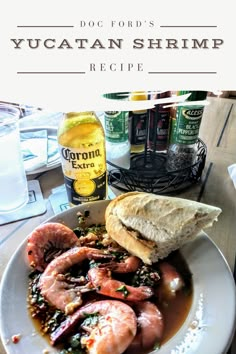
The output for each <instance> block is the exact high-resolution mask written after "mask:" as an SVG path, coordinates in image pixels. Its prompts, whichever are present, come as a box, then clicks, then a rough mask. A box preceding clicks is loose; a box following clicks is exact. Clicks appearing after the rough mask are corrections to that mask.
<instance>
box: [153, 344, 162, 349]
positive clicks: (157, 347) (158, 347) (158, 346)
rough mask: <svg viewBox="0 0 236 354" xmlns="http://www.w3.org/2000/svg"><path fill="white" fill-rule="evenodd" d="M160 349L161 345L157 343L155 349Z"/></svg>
mask: <svg viewBox="0 0 236 354" xmlns="http://www.w3.org/2000/svg"><path fill="white" fill-rule="evenodd" d="M160 348H161V344H160V343H159V342H156V343H155V344H154V347H153V349H154V350H156V349H160Z"/></svg>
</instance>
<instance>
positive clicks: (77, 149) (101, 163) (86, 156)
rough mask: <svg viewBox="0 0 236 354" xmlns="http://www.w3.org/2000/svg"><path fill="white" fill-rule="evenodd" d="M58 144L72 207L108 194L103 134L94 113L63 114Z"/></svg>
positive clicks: (103, 197) (99, 198)
mask: <svg viewBox="0 0 236 354" xmlns="http://www.w3.org/2000/svg"><path fill="white" fill-rule="evenodd" d="M58 145H59V150H60V155H61V163H62V170H63V174H64V180H65V186H66V191H67V195H68V200H69V203H70V205H71V206H73V205H77V204H80V203H84V202H91V201H97V200H101V199H106V197H107V171H106V150H105V134H104V130H103V127H102V124H101V122H100V120H99V119H98V117H97V116H96V114H95V113H94V112H70V113H66V114H65V115H64V117H63V119H62V121H61V124H60V126H59V128H58Z"/></svg>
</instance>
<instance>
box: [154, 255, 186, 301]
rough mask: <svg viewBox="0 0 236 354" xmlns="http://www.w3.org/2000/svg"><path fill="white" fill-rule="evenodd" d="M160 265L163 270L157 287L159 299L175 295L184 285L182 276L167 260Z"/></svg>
mask: <svg viewBox="0 0 236 354" xmlns="http://www.w3.org/2000/svg"><path fill="white" fill-rule="evenodd" d="M158 266H159V269H160V272H161V279H160V285H159V286H158V289H157V295H158V298H159V300H161V299H168V298H171V297H174V296H175V295H176V292H177V291H179V290H180V289H182V288H183V287H184V281H183V278H182V276H181V275H180V274H179V273H178V271H177V270H176V268H175V267H174V266H173V265H171V264H170V263H168V262H166V261H161V262H160V263H159V264H158Z"/></svg>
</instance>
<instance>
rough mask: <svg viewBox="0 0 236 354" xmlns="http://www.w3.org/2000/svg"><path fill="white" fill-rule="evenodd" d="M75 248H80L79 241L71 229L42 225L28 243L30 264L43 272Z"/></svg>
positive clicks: (53, 224) (55, 224) (61, 226)
mask: <svg viewBox="0 0 236 354" xmlns="http://www.w3.org/2000/svg"><path fill="white" fill-rule="evenodd" d="M74 246H79V240H78V238H77V236H76V235H75V233H74V232H73V231H72V230H71V229H70V228H69V227H67V226H65V225H63V224H60V223H52V222H50V223H46V224H43V225H40V226H38V227H36V229H34V231H33V232H32V233H31V234H30V236H29V238H28V241H27V246H26V250H27V255H28V260H29V264H30V265H31V266H32V267H33V268H35V269H37V270H39V271H41V272H42V271H44V269H45V268H46V266H47V264H48V263H49V262H50V260H52V259H53V258H55V257H56V256H57V255H58V254H60V253H62V252H63V251H66V250H68V249H70V248H72V247H74Z"/></svg>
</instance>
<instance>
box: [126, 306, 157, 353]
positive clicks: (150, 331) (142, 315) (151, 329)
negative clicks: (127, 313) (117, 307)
mask: <svg viewBox="0 0 236 354" xmlns="http://www.w3.org/2000/svg"><path fill="white" fill-rule="evenodd" d="M132 307H133V309H134V311H135V313H136V316H137V325H138V330H137V334H136V336H135V338H134V339H133V341H132V343H131V344H130V346H129V347H128V349H127V351H126V352H125V353H126V354H133V353H134V354H135V353H142V352H145V353H146V352H147V350H148V351H149V350H153V349H155V348H154V347H155V345H157V344H160V341H161V339H162V337H163V331H164V320H163V316H162V314H161V312H160V311H159V309H158V308H157V306H156V305H155V304H153V303H152V302H150V301H142V302H138V303H136V304H135V305H134V306H132Z"/></svg>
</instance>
